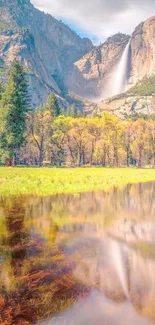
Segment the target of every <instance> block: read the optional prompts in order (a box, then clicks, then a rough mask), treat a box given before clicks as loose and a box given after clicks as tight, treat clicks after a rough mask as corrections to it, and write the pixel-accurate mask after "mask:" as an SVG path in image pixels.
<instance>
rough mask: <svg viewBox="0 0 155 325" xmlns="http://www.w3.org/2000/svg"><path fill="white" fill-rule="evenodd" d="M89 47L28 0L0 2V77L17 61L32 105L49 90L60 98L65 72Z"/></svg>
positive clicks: (41, 100) (88, 42) (85, 42)
mask: <svg viewBox="0 0 155 325" xmlns="http://www.w3.org/2000/svg"><path fill="white" fill-rule="evenodd" d="M92 47H93V45H92V42H91V41H90V40H89V39H86V38H84V39H81V38H80V37H79V36H78V35H77V34H76V33H75V32H73V31H72V30H71V29H70V28H69V27H68V26H66V25H64V24H63V23H62V22H61V21H58V20H56V19H55V18H53V17H52V16H51V15H48V14H45V13H43V12H41V11H39V10H37V9H36V8H34V6H33V5H32V4H31V3H30V1H29V0H1V2H0V68H1V76H3V77H4V76H5V71H6V69H7V66H8V64H9V63H10V62H11V61H12V60H13V59H14V58H15V57H17V58H19V59H21V61H22V62H23V63H24V66H25V69H26V72H27V74H28V77H29V80H30V85H31V94H32V103H33V106H36V105H38V104H40V103H41V102H44V100H45V98H46V97H47V95H48V93H49V92H51V91H54V92H55V93H56V94H57V95H58V96H62V97H63V94H64V92H65V89H66V85H65V75H66V73H67V72H68V70H72V67H73V63H74V62H76V61H77V60H78V59H79V58H80V57H82V56H83V55H84V54H85V53H87V52H88V51H89V50H91V49H92Z"/></svg>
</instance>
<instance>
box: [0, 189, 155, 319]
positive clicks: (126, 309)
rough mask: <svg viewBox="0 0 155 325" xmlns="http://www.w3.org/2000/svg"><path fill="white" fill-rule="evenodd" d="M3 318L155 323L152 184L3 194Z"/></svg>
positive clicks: (0, 280)
mask: <svg viewBox="0 0 155 325" xmlns="http://www.w3.org/2000/svg"><path fill="white" fill-rule="evenodd" d="M0 324H3V325H19V324H20V325H32V324H35V325H51V324H52V325H132V324H136V325H151V324H155V183H147V184H137V185H128V186H127V187H126V188H124V189H121V190H118V189H117V188H114V189H113V190H112V191H111V192H109V193H105V192H95V193H85V194H77V195H58V196H54V197H45V198H39V197H22V198H20V199H19V198H5V199H0Z"/></svg>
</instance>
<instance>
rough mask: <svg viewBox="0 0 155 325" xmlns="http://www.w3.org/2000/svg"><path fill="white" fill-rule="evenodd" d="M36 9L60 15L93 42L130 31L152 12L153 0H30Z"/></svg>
mask: <svg viewBox="0 0 155 325" xmlns="http://www.w3.org/2000/svg"><path fill="white" fill-rule="evenodd" d="M31 2H32V3H33V4H34V5H35V6H36V7H37V8H39V9H40V10H43V11H45V12H48V13H51V14H52V15H53V16H55V17H56V18H58V19H61V20H62V21H64V22H65V23H67V24H68V25H69V26H71V27H72V28H73V29H75V30H76V31H77V32H78V33H79V34H80V35H81V36H88V37H90V38H91V39H92V40H94V42H99V41H104V40H105V38H107V37H108V36H110V35H112V34H114V33H117V32H119V31H120V32H123V33H129V34H130V33H131V32H132V31H133V29H134V28H135V26H137V25H138V24H139V23H140V22H141V21H144V20H146V19H147V18H149V17H150V16H153V15H155V0H31Z"/></svg>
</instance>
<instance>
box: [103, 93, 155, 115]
mask: <svg viewBox="0 0 155 325" xmlns="http://www.w3.org/2000/svg"><path fill="white" fill-rule="evenodd" d="M97 108H98V112H99V113H101V112H103V111H108V112H110V113H112V114H115V115H117V116H118V117H120V118H122V119H124V118H126V117H127V116H130V115H132V114H135V113H137V114H139V113H142V114H146V115H152V114H155V95H151V96H140V95H132V94H131V95H130V94H128V93H125V94H122V95H118V96H116V97H113V98H110V99H107V100H103V101H102V102H101V103H100V104H99V105H98V106H97Z"/></svg>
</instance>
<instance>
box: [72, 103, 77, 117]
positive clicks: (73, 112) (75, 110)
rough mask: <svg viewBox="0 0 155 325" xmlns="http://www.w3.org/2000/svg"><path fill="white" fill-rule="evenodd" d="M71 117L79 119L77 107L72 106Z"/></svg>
mask: <svg viewBox="0 0 155 325" xmlns="http://www.w3.org/2000/svg"><path fill="white" fill-rule="evenodd" d="M70 116H71V117H73V118H77V117H78V111H77V108H76V106H75V105H72V106H71V109H70Z"/></svg>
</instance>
